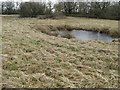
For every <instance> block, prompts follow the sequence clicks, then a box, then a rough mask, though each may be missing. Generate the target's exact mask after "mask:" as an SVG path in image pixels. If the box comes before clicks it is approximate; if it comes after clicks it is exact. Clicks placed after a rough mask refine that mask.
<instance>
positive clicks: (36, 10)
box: [20, 2, 45, 17]
mask: <svg viewBox="0 0 120 90" xmlns="http://www.w3.org/2000/svg"><path fill="white" fill-rule="evenodd" d="M44 12H45V4H43V3H38V2H25V3H21V5H20V16H21V17H36V16H38V15H40V14H44Z"/></svg>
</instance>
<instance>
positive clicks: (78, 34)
mask: <svg viewBox="0 0 120 90" xmlns="http://www.w3.org/2000/svg"><path fill="white" fill-rule="evenodd" d="M59 33H60V34H64V33H65V32H64V31H60V32H59ZM70 33H71V34H72V35H73V36H74V37H75V38H76V39H78V40H93V41H95V40H101V41H107V42H111V41H112V40H113V39H115V38H113V37H111V36H109V35H108V34H105V33H100V32H92V31H85V30H72V31H70Z"/></svg>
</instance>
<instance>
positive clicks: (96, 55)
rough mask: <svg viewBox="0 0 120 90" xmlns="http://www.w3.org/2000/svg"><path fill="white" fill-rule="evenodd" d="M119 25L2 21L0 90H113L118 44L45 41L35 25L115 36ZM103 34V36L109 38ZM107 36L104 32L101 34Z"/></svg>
mask: <svg viewBox="0 0 120 90" xmlns="http://www.w3.org/2000/svg"><path fill="white" fill-rule="evenodd" d="M117 23H118V21H113V20H97V19H87V18H74V17H68V18H67V19H63V20H50V19H48V20H40V19H39V20H38V19H35V18H34V19H30V18H17V17H8V16H4V17H3V30H2V31H3V35H2V43H3V54H2V57H3V77H2V79H3V83H4V84H3V87H9V88H11V87H12V88H14V87H16V88H19V87H20V88H21V87H26V88H30V87H31V88H38V87H40V88H44V87H49V88H50V87H51V88H52V87H56V88H60V87H63V88H66V87H71V88H76V87H77V88H78V87H79V88H81V87H83V88H95V87H96V88H117V87H118V70H117V69H118V42H102V41H81V40H76V39H74V38H73V39H66V38H62V37H55V36H49V35H47V34H44V33H41V32H39V31H38V30H36V28H35V26H36V25H37V26H39V25H50V24H51V25H55V26H57V25H65V24H67V25H70V26H73V27H76V26H77V27H79V28H83V29H89V30H108V31H109V33H110V34H112V35H113V33H114V34H117V33H118V31H117V29H118V26H117ZM108 31H107V32H108ZM105 32H106V31H105Z"/></svg>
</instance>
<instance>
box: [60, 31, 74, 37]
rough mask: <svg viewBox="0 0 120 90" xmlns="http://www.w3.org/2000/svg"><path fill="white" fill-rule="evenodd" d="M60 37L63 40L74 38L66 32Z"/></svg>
mask: <svg viewBox="0 0 120 90" xmlns="http://www.w3.org/2000/svg"><path fill="white" fill-rule="evenodd" d="M61 37H63V38H68V39H71V38H75V37H74V36H73V35H72V34H71V33H70V32H68V31H65V32H64V34H63V35H61Z"/></svg>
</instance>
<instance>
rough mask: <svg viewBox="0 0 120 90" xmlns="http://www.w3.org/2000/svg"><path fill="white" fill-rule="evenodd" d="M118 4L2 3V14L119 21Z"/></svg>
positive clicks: (119, 4)
mask: <svg viewBox="0 0 120 90" xmlns="http://www.w3.org/2000/svg"><path fill="white" fill-rule="evenodd" d="M119 7H120V3H119V2H58V3H55V4H53V3H52V2H48V3H45V2H21V3H18V2H2V14H20V16H21V17H37V16H38V15H51V14H55V13H62V14H64V15H66V16H74V17H90V18H101V19H114V20H119V14H120V9H119Z"/></svg>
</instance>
